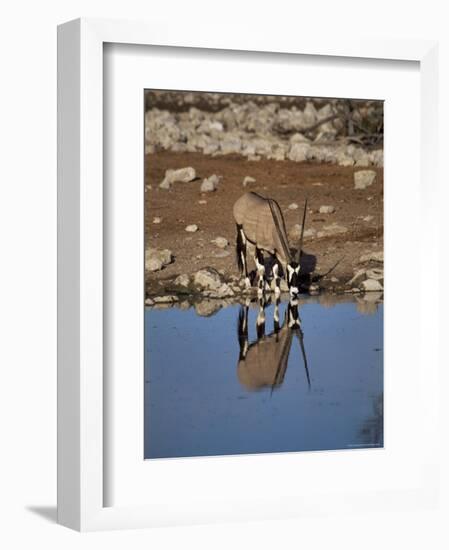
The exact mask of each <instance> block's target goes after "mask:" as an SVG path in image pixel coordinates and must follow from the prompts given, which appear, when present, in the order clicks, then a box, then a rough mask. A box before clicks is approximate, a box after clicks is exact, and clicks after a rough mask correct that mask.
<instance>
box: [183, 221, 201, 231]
mask: <svg viewBox="0 0 449 550" xmlns="http://www.w3.org/2000/svg"><path fill="white" fill-rule="evenodd" d="M185 230H186V231H187V233H195V232H196V231H198V226H197V225H196V224H195V223H192V224H191V225H188V226H187V227H186V229H185Z"/></svg>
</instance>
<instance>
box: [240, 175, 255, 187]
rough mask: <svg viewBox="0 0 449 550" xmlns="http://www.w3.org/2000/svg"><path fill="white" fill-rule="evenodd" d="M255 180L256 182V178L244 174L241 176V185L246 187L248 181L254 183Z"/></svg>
mask: <svg viewBox="0 0 449 550" xmlns="http://www.w3.org/2000/svg"><path fill="white" fill-rule="evenodd" d="M255 182H256V178H252V177H251V176H245V177H244V178H243V182H242V185H243V187H246V186H247V185H249V184H250V183H255Z"/></svg>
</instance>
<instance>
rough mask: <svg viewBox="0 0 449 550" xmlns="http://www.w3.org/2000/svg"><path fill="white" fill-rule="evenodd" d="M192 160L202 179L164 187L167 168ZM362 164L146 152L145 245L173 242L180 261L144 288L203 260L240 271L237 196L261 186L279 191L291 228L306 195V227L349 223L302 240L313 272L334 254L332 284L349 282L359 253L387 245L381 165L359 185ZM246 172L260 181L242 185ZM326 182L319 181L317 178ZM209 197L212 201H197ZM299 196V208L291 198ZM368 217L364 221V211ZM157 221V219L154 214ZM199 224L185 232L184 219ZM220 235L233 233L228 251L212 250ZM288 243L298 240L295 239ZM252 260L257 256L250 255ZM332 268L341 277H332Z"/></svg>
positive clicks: (151, 276) (271, 191)
mask: <svg viewBox="0 0 449 550" xmlns="http://www.w3.org/2000/svg"><path fill="white" fill-rule="evenodd" d="M186 166H192V167H194V168H195V170H196V173H197V175H198V179H197V180H195V181H192V182H190V183H175V184H173V185H172V188H171V189H170V190H169V191H167V190H164V189H160V188H159V183H160V182H161V181H162V180H163V178H164V175H165V171H166V170H167V169H168V168H173V169H176V168H182V167H186ZM360 169H361V168H354V167H341V166H337V165H331V164H316V163H296V162H291V161H274V160H264V159H262V160H260V161H256V162H251V161H248V160H246V159H245V158H243V157H240V156H237V155H226V156H217V157H211V156H205V155H202V154H199V153H171V152H158V153H155V154H149V155H147V156H146V166H145V239H146V246H147V247H149V246H151V247H155V248H159V249H163V248H168V249H170V250H171V251H172V252H173V254H174V256H175V261H174V262H173V263H172V264H171V265H168V266H166V267H165V268H164V269H163V270H161V271H159V272H156V273H151V274H149V275H148V276H147V291H148V293H151V291H152V290H153V291H154V290H155V289H156V288H159V289H160V283H161V281H166V280H170V279H173V278H174V277H175V276H177V275H179V274H181V273H189V274H190V273H193V272H195V271H197V270H198V269H200V268H202V267H206V266H210V267H214V268H216V269H217V270H220V271H222V272H223V273H224V274H225V276H227V277H229V276H230V275H237V274H238V272H237V267H236V263H235V254H234V243H235V224H234V220H233V216H232V206H233V204H234V202H235V201H236V200H237V199H238V198H239V197H240V196H241V195H242V194H243V193H244V192H246V191H248V190H251V191H257V192H259V193H260V194H262V195H265V196H269V197H272V198H275V199H276V200H277V201H278V202H279V204H280V206H281V209H282V211H283V212H284V216H285V222H286V226H287V231H289V229H290V228H291V227H292V226H293V225H294V224H296V223H301V217H302V208H303V204H304V199H305V197H306V196H307V198H308V201H309V202H308V204H309V210H312V211H313V213H308V214H307V220H306V229H308V228H315V229H316V230H317V231H320V230H321V229H322V228H323V226H326V225H330V224H332V223H333V222H336V223H338V224H340V225H343V226H345V227H347V228H348V229H349V231H348V232H347V233H345V234H343V235H339V236H336V237H328V238H316V237H315V238H309V239H306V240H305V246H304V250H305V252H306V253H307V254H311V255H314V256H316V262H317V265H316V272H318V273H324V272H325V271H327V270H328V269H329V268H330V267H331V266H333V265H334V264H335V262H336V261H337V260H338V259H340V258H342V257H343V260H342V261H341V262H340V264H339V265H338V266H337V268H336V269H335V270H334V271H333V272H332V274H331V275H329V277H328V278H327V279H326V281H323V283H324V286H327V287H328V288H337V287H340V288H341V287H344V283H346V282H347V281H348V280H349V279H350V278H351V277H352V275H353V272H354V269H356V268H357V263H358V259H359V258H360V256H361V255H362V254H364V253H366V252H370V251H380V250H382V248H383V170H382V168H372V167H370V169H374V170H376V172H377V179H376V181H375V183H374V184H373V185H372V186H370V187H368V188H367V189H365V190H355V189H354V178H353V174H354V171H356V170H360ZM212 174H217V175H218V176H221V177H222V180H221V182H220V184H219V186H218V189H217V190H216V191H215V192H212V193H204V194H202V193H200V185H201V181H202V180H203V178H206V177H208V176H211V175H212ZM245 176H252V177H253V178H255V179H256V183H253V184H251V185H250V186H248V187H246V188H244V187H243V186H242V181H243V178H244V177H245ZM318 183H320V184H322V185H316V184H318ZM200 200H206V201H207V204H200V203H199V201H200ZM292 202H296V203H297V204H298V205H299V209H297V210H289V209H288V205H289V204H291V203H292ZM322 205H333V206H334V207H335V208H336V212H335V213H334V214H319V213H318V209H319V207H320V206H322ZM368 215H370V216H373V219H372V220H371V221H368V222H367V221H364V220H363V218H364V217H366V216H368ZM156 216H158V217H161V218H162V222H161V223H160V224H153V218H154V217H156ZM189 224H197V225H198V227H199V230H198V231H197V232H196V233H187V232H186V231H185V227H186V226H187V225H189ZM217 236H221V237H225V238H226V239H228V241H229V243H230V244H229V246H228V248H227V250H228V251H230V255H229V256H227V257H225V258H215V257H214V254H215V253H217V252H219V250H220V249H219V248H217V246H216V245H215V244H213V243H211V242H210V241H211V240H212V239H215V238H216V237H217ZM290 244H291V246H294V245H295V244H296V243H294V242H291V243H290ZM250 266H251V267H252V261H251V262H250ZM331 276H333V277H336V278H338V283H337V282H336V281H331V279H330V278H331Z"/></svg>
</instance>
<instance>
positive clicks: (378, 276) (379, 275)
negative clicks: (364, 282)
mask: <svg viewBox="0 0 449 550" xmlns="http://www.w3.org/2000/svg"><path fill="white" fill-rule="evenodd" d="M366 278H367V279H374V280H375V281H383V279H384V270H383V269H377V268H373V269H367V271H366Z"/></svg>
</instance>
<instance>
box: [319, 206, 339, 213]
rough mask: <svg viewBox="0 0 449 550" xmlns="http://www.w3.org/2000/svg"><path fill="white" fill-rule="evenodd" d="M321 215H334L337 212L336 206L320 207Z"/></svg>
mask: <svg viewBox="0 0 449 550" xmlns="http://www.w3.org/2000/svg"><path fill="white" fill-rule="evenodd" d="M319 212H320V214H333V213H334V212H335V206H330V205H329V206H320V210H319Z"/></svg>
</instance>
